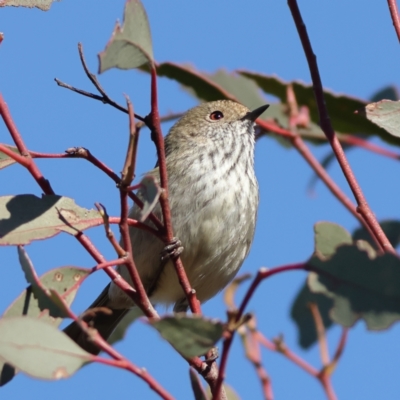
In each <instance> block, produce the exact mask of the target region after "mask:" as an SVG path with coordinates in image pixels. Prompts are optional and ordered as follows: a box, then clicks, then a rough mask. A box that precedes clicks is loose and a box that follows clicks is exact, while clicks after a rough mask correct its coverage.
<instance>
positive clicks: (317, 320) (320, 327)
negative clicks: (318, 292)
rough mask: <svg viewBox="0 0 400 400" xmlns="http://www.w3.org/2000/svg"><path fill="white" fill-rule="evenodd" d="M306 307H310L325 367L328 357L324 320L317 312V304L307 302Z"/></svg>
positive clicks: (328, 360) (327, 363) (328, 361)
mask: <svg viewBox="0 0 400 400" xmlns="http://www.w3.org/2000/svg"><path fill="white" fill-rule="evenodd" d="M308 307H309V308H310V311H311V314H312V317H313V319H314V324H315V330H316V333H317V338H318V344H319V351H320V355H321V361H322V365H323V366H324V367H326V366H327V365H329V363H330V359H329V350H328V343H327V340H326V332H325V326H324V322H323V321H322V317H321V313H320V312H319V309H318V306H317V304H315V303H309V304H308Z"/></svg>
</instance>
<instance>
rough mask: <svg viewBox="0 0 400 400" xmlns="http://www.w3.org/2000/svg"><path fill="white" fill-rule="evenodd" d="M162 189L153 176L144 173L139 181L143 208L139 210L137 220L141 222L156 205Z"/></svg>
mask: <svg viewBox="0 0 400 400" xmlns="http://www.w3.org/2000/svg"><path fill="white" fill-rule="evenodd" d="M161 193H162V189H161V188H160V186H159V185H158V184H157V182H156V179H155V178H154V176H151V175H146V176H145V177H144V178H143V179H142V180H141V182H140V198H141V200H142V201H143V208H142V210H141V211H140V217H139V221H141V222H143V221H145V220H146V218H147V217H148V216H149V214H150V213H151V212H152V211H153V209H154V207H155V206H156V204H157V202H158V199H159V198H160V195H161Z"/></svg>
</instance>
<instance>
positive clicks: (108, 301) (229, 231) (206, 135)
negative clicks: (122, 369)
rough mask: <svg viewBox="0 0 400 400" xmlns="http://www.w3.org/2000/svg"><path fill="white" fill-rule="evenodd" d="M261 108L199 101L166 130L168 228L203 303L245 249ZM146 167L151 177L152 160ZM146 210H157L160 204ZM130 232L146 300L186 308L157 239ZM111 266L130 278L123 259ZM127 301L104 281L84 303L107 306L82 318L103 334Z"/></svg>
mask: <svg viewBox="0 0 400 400" xmlns="http://www.w3.org/2000/svg"><path fill="white" fill-rule="evenodd" d="M267 108H268V105H265V106H262V107H260V108H257V109H256V110H254V111H250V110H249V109H248V108H247V107H245V106H243V105H241V104H239V103H236V102H233V101H230V100H219V101H213V102H210V103H204V104H201V105H199V106H197V107H194V108H192V109H191V110H189V111H187V112H186V113H185V114H184V115H183V116H182V117H181V119H180V120H179V121H178V122H177V123H176V124H175V125H174V126H173V127H172V128H171V130H170V132H169V134H168V135H167V136H166V138H165V153H166V162H167V171H168V187H169V202H170V207H171V214H172V225H173V231H174V235H175V236H176V237H178V238H179V239H180V240H181V242H182V246H183V248H184V250H183V252H182V254H181V259H182V262H183V265H184V267H185V270H186V273H187V276H188V278H189V282H190V284H191V286H192V287H193V288H194V289H195V290H196V294H197V298H198V299H199V300H200V302H202V303H203V302H205V301H207V300H209V299H210V298H212V297H213V296H215V295H216V294H217V293H218V292H219V291H221V290H222V289H223V288H224V287H225V286H226V285H227V284H228V283H229V282H230V281H231V280H232V279H233V277H234V276H235V275H236V273H237V272H238V270H239V268H240V267H241V265H242V263H243V261H244V259H245V258H246V256H247V254H248V252H249V250H250V246H251V243H252V241H253V236H254V228H255V223H256V216H257V208H258V184H257V180H256V177H255V174H254V121H255V120H256V118H258V117H259V116H260V115H261V114H262V113H263V112H264V111H265V110H266V109H267ZM148 175H153V176H154V177H155V178H156V179H157V180H158V179H159V172H158V168H155V169H154V170H152V171H150V172H148ZM138 195H139V196H140V195H141V193H140V190H139V191H138ZM153 212H154V213H155V214H156V215H157V216H158V217H159V218H160V219H161V218H162V215H161V209H160V206H159V205H157V206H156V207H155V209H154V211H153ZM139 213H140V209H139V208H138V207H137V206H134V207H133V208H132V209H131V211H130V217H131V218H134V219H136V218H138V216H139ZM146 223H148V224H149V225H151V222H146ZM130 238H131V241H132V249H133V255H134V260H135V264H136V267H137V269H138V272H139V275H140V277H141V279H142V282H143V285H144V287H145V289H146V291H147V293H148V295H149V297H150V299H151V301H152V303H154V304H159V303H162V304H166V305H172V304H174V311H176V312H178V311H186V309H187V307H188V304H187V301H186V298H185V295H184V293H183V290H182V288H181V286H180V284H179V282H178V278H177V276H176V273H175V269H174V267H173V264H172V262H171V261H169V262H167V264H166V265H164V266H162V268H161V267H160V265H161V258H160V254H161V252H162V251H163V248H164V244H163V243H162V242H161V241H160V240H158V239H157V238H156V237H154V236H153V235H152V234H150V233H148V232H146V231H143V230H140V229H134V228H131V229H130ZM117 269H118V271H119V273H120V274H121V275H122V276H123V277H124V278H125V279H126V280H127V281H128V282H131V280H130V277H129V273H128V271H127V270H126V268H125V267H118V268H117ZM133 306H134V303H133V301H132V300H131V299H130V298H129V297H128V296H127V295H126V294H125V293H123V292H122V291H121V290H120V289H119V288H118V287H117V286H115V285H114V284H113V283H111V284H109V285H108V286H107V287H106V288H105V289H104V290H103V292H102V293H101V295H100V296H99V297H98V298H97V299H96V300H95V302H94V303H93V304H92V305H91V306H90V308H93V307H108V308H110V309H111V310H112V311H113V312H112V314H111V315H105V314H97V315H95V316H91V317H90V321H88V322H89V323H90V324H91V325H92V326H93V327H94V328H96V329H97V330H98V331H99V333H100V334H101V335H102V336H103V337H104V338H108V337H109V336H110V334H111V333H112V331H113V330H114V329H115V327H116V326H117V325H118V323H119V322H120V320H121V319H122V318H123V316H124V315H125V314H126V313H127V312H128V311H129V309H130V308H132V307H133ZM64 331H65V332H66V333H67V334H68V335H69V336H70V337H71V338H72V339H73V340H74V341H76V342H77V343H78V344H79V345H80V346H81V347H83V348H84V349H85V350H87V351H89V352H91V353H94V354H96V353H98V352H99V350H98V349H97V347H96V346H94V344H93V343H91V342H90V341H89V340H88V339H87V337H86V334H84V333H83V332H82V331H81V329H80V328H79V327H78V326H77V325H76V324H75V323H72V324H70V325H69V326H68V327H67V328H65V330H64Z"/></svg>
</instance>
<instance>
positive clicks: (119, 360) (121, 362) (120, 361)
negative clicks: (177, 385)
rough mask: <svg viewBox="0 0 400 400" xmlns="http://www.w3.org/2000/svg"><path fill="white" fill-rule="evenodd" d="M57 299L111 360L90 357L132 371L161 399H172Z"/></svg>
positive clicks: (145, 373)
mask: <svg viewBox="0 0 400 400" xmlns="http://www.w3.org/2000/svg"><path fill="white" fill-rule="evenodd" d="M58 298H59V301H60V302H61V303H62V304H63V306H64V309H65V310H66V311H68V314H69V317H70V318H72V319H73V320H74V321H75V322H76V323H77V324H78V325H79V327H80V328H81V329H82V330H83V331H84V332H85V333H86V334H87V335H88V337H89V338H90V340H91V341H92V342H93V343H94V344H95V345H96V346H97V347H98V348H99V349H100V350H102V351H104V352H105V353H107V354H108V355H109V356H110V357H111V358H112V359H113V360H110V359H107V358H104V357H100V356H93V355H91V359H92V361H94V362H98V363H101V364H106V365H110V366H113V367H117V368H121V369H124V370H126V371H129V372H132V373H133V374H135V375H136V376H138V377H139V378H140V379H142V380H143V381H145V382H146V383H147V384H148V385H149V387H150V388H151V389H152V390H153V391H154V392H156V393H157V394H158V395H159V396H160V397H161V398H162V399H165V400H173V399H174V397H172V396H171V395H170V394H169V393H168V392H167V391H166V390H165V389H164V388H163V387H162V386H161V385H160V384H159V383H158V382H157V381H156V380H155V379H154V378H153V377H152V376H151V375H150V374H149V373H148V372H147V371H146V370H144V369H143V368H139V367H137V366H136V365H134V364H133V363H132V362H131V361H129V360H128V359H127V358H125V357H124V356H123V355H122V354H120V353H119V352H118V351H116V350H115V349H114V348H113V347H111V346H110V345H109V344H108V343H107V341H106V340H104V339H103V338H102V336H101V335H100V334H99V332H98V331H97V330H96V329H93V328H90V327H89V326H88V325H87V323H86V322H85V321H83V319H82V318H78V317H77V316H76V315H75V314H74V313H73V312H72V310H71V309H70V308H69V306H68V304H67V303H66V302H65V301H64V299H63V298H62V297H61V296H59V295H58Z"/></svg>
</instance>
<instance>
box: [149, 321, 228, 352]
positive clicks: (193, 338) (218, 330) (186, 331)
mask: <svg viewBox="0 0 400 400" xmlns="http://www.w3.org/2000/svg"><path fill="white" fill-rule="evenodd" d="M150 325H151V326H153V327H154V328H156V329H157V330H158V331H159V332H160V334H161V336H162V337H163V338H164V339H166V340H167V341H168V342H169V343H170V344H171V345H172V346H173V347H174V348H175V349H176V350H177V351H178V352H179V353H181V354H182V355H183V356H184V357H189V358H190V357H195V356H201V355H203V354H205V353H207V351H208V350H210V349H211V348H212V347H213V346H214V345H215V344H216V343H217V342H218V340H219V339H220V338H221V337H222V333H223V330H224V327H223V324H222V323H221V322H218V321H213V320H209V319H205V318H203V317H198V316H186V315H180V314H176V315H174V316H167V317H163V318H161V319H160V320H158V321H154V322H151V323H150Z"/></svg>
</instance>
